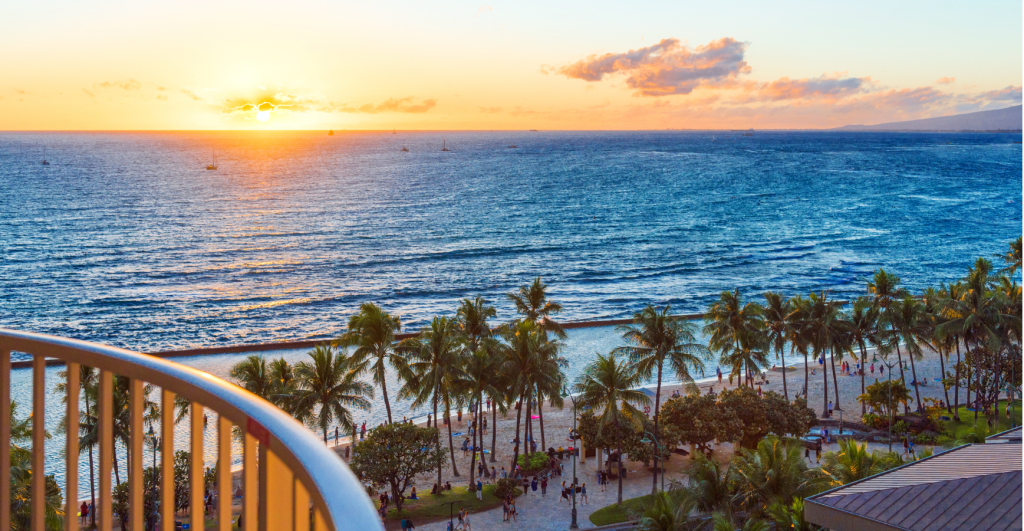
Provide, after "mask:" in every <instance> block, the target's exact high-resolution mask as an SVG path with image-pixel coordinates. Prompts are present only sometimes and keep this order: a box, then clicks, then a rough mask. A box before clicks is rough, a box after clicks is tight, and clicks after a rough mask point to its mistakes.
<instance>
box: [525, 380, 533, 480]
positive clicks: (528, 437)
mask: <svg viewBox="0 0 1024 531" xmlns="http://www.w3.org/2000/svg"><path fill="white" fill-rule="evenodd" d="M530 394H531V395H532V394H533V393H532V392H531V393H530ZM532 410H533V396H531V397H530V398H527V399H526V427H525V428H524V430H523V431H524V432H525V433H524V434H523V454H525V455H526V462H527V463H529V462H530V446H531V444H530V441H532V440H533V419H532V418H531V415H532V413H533V411H532ZM523 468H526V467H523Z"/></svg>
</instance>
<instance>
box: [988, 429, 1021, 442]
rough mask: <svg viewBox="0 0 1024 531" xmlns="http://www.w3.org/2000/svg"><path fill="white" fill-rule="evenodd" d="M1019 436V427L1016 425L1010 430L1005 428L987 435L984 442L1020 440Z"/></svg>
mask: <svg viewBox="0 0 1024 531" xmlns="http://www.w3.org/2000/svg"><path fill="white" fill-rule="evenodd" d="M1020 438H1021V429H1020V427H1016V428H1013V429H1012V430H1006V431H1004V432H1002V433H997V434H995V435H993V436H991V437H989V438H988V439H985V442H1020Z"/></svg>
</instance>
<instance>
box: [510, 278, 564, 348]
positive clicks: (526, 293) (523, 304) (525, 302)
mask: <svg viewBox="0 0 1024 531" xmlns="http://www.w3.org/2000/svg"><path fill="white" fill-rule="evenodd" d="M547 289H548V287H547V285H546V284H544V283H543V282H541V281H540V277H537V278H535V279H533V283H532V284H530V285H529V286H520V287H519V291H518V292H516V293H509V294H508V298H509V300H511V301H512V303H513V304H515V305H516V311H517V312H519V313H520V314H522V315H523V319H525V320H527V321H530V322H532V323H535V324H536V325H537V327H538V328H540V330H541V331H543V332H544V333H552V334H554V335H555V336H557V337H558V338H561V339H564V338H565V330H562V325H560V324H558V323H556V322H555V321H554V320H553V319H552V318H551V316H552V315H554V314H557V313H559V312H561V311H562V305H561V304H558V303H557V302H553V301H549V300H548V294H547Z"/></svg>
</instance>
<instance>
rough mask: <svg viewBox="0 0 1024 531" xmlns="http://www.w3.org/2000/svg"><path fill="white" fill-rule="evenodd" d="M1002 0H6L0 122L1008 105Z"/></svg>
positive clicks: (704, 118) (899, 111) (579, 124)
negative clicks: (152, 0) (902, 0)
mask: <svg viewBox="0 0 1024 531" xmlns="http://www.w3.org/2000/svg"><path fill="white" fill-rule="evenodd" d="M1021 6H1022V3H1021V2H1020V0H1016V1H1002V0H998V1H989V2H977V3H975V2H962V1H960V2H943V1H928V2H923V1H906V2H894V1H892V0H888V1H885V2H874V1H858V2H835V1H821V0H818V1H807V2H798V1H785V0H779V1H774V2H764V1H763V0H762V1H749V2H748V1H741V0H733V1H731V2H727V3H723V2H707V1H704V2H688V1H680V0H675V1H670V2H655V1H639V2H621V1H620V2H605V1H601V0H591V1H587V2H582V1H580V2H576V1H572V2H567V1H562V2H559V1H551V0H547V1H533V0H518V1H515V2H510V1H498V0H475V1H469V0H467V1H448V0H436V1H433V2H422V1H419V2H413V1H389V2H358V3H356V2H347V1H319V0H293V1H291V2H267V1H260V0H257V1H251V0H250V1H244V2H242V1H219V0H207V1H195V0H178V1H175V2H167V1H163V2H137V1H126V0H96V1H93V2H76V1H70V0H33V1H31V2H11V3H8V4H7V5H6V6H5V7H4V9H3V13H4V15H3V17H0V130H204V129H255V130H261V129H313V130H315V129H328V128H333V129H335V130H346V129H348V130H367V129H369V130H384V129H403V130H411V129H416V130H446V129H447V130H488V129H499V130H500V129H512V130H514V129H545V130H553V129H560V130H592V129H597V130H600V129H605V130H630V129H739V128H742V129H746V128H755V129H817V128H831V127H839V126H842V125H848V124H874V123H883V122H890V121H900V120H908V119H916V118H927V117H932V116H945V115H949V114H957V113H962V112H971V111H977V110H986V109H998V108H1003V107H1007V106H1010V105H1017V104H1020V103H1021V76H1022V53H1021V50H1022V36H1021V27H1022V7H1021Z"/></svg>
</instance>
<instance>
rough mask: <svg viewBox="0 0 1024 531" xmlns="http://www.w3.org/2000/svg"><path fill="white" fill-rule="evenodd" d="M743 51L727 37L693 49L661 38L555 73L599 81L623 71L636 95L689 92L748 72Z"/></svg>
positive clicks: (743, 48) (593, 57)
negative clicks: (643, 45)
mask: <svg viewBox="0 0 1024 531" xmlns="http://www.w3.org/2000/svg"><path fill="white" fill-rule="evenodd" d="M745 51H746V44H744V43H742V42H739V41H736V40H734V39H731V38H728V37H726V38H722V39H719V40H717V41H713V42H710V43H708V44H707V45H704V46H697V47H696V48H690V47H688V46H685V45H682V44H680V43H679V40H678V39H663V40H662V41H661V42H659V43H657V44H655V45H653V46H648V47H646V48H640V49H637V50H630V51H628V52H626V53H617V54H613V53H608V54H604V55H601V56H597V55H591V56H590V57H587V58H586V59H581V60H579V61H577V62H575V63H572V64H570V65H566V66H563V67H561V68H559V69H558V70H557V72H558V73H559V74H562V75H564V76H566V77H568V78H570V79H582V80H584V81H601V80H602V79H604V76H606V75H611V74H617V73H625V74H627V77H626V85H628V86H629V87H630V88H632V89H634V90H635V91H636V92H635V94H636V95H639V96H668V95H673V94H689V93H691V92H693V90H694V89H696V88H697V87H699V86H701V85H703V84H709V83H713V82H719V81H723V80H728V79H735V78H736V77H737V76H739V75H740V74H745V73H748V72H750V67H749V66H747V63H746V61H744V60H743V55H744V53H745ZM542 71H543V69H542Z"/></svg>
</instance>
